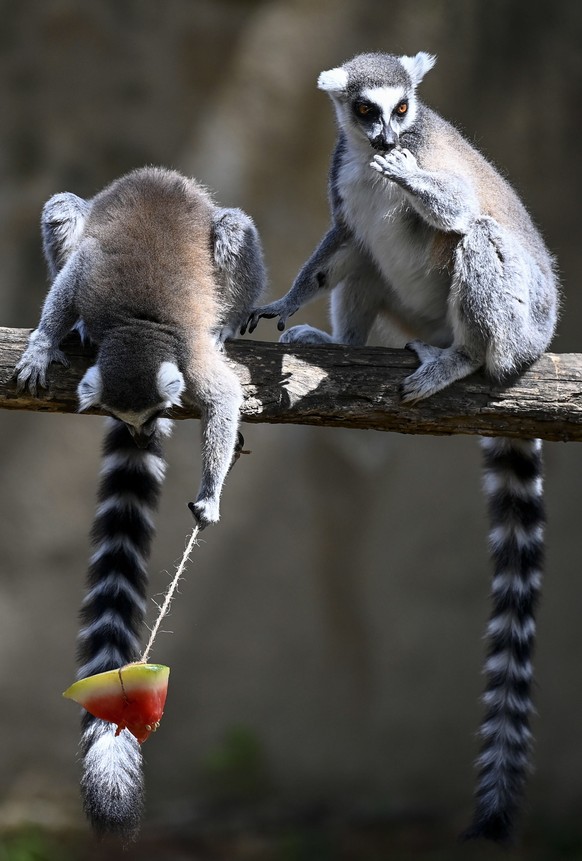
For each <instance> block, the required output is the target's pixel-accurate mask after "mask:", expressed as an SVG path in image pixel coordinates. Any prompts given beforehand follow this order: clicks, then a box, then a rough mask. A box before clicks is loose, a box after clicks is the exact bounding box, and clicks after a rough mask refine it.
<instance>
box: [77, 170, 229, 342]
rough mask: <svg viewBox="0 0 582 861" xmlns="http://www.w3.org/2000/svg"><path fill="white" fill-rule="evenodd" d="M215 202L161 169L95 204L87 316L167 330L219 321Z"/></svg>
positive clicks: (109, 191)
mask: <svg viewBox="0 0 582 861" xmlns="http://www.w3.org/2000/svg"><path fill="white" fill-rule="evenodd" d="M212 215H213V203H212V200H211V198H210V196H209V195H208V193H207V192H206V191H205V190H204V189H203V188H202V187H201V186H199V185H198V184H197V183H196V182H194V181H193V180H190V179H186V178H185V177H182V176H180V175H179V174H177V173H174V172H173V171H169V170H163V169H160V168H143V169H140V170H136V171H134V172H132V173H130V174H128V175H127V176H125V177H122V178H121V179H119V180H117V181H116V182H114V183H113V184H112V185H110V186H108V188H106V189H105V190H104V191H102V192H101V193H100V194H98V195H97V196H96V197H95V198H94V200H93V201H92V203H91V208H90V211H89V215H88V218H87V222H86V225H85V229H84V238H86V239H88V240H89V241H91V245H92V254H91V262H90V266H89V268H88V271H87V275H88V278H89V279H90V281H91V291H90V293H88V294H86V295H84V296H83V297H81V304H82V307H81V308H80V309H79V310H80V314H81V317H82V318H83V319H84V320H85V322H86V324H87V326H88V327H89V329H90V328H91V317H92V314H91V310H92V306H93V303H95V307H97V308H98V309H99V317H100V319H101V318H102V315H103V308H104V307H109V308H110V311H111V318H112V322H113V321H116V320H117V321H119V322H126V321H127V322H129V321H130V320H131V319H132V318H133V317H137V318H139V319H149V320H151V321H152V322H154V323H156V322H157V323H160V324H163V325H174V326H179V327H181V326H183V325H184V324H186V325H188V326H191V325H196V326H201V327H204V326H205V325H208V326H209V327H210V326H211V325H212V324H214V322H215V320H216V296H215V278H214V269H213V261H212V257H211V230H212Z"/></svg>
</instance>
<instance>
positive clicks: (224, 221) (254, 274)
mask: <svg viewBox="0 0 582 861" xmlns="http://www.w3.org/2000/svg"><path fill="white" fill-rule="evenodd" d="M212 244H213V255H214V263H215V266H216V270H217V274H218V282H219V285H220V288H221V289H222V291H223V296H222V301H223V304H224V307H225V320H224V325H223V328H222V330H221V332H220V336H219V340H220V341H221V342H222V341H225V340H226V339H227V338H232V337H234V336H235V335H237V334H238V333H239V331H240V330H241V328H243V327H246V322H247V320H248V316H249V314H250V312H251V310H252V309H253V307H254V306H255V304H256V303H257V302H258V301H260V299H261V296H262V295H263V293H264V291H265V288H266V283H267V273H266V270H265V264H264V261H263V251H262V248H261V242H260V239H259V234H258V232H257V229H256V227H255V225H254V222H253V220H252V218H250V216H248V215H247V214H246V212H243V211H242V210H241V209H219V210H217V212H216V215H215V217H214V222H213V229H212Z"/></svg>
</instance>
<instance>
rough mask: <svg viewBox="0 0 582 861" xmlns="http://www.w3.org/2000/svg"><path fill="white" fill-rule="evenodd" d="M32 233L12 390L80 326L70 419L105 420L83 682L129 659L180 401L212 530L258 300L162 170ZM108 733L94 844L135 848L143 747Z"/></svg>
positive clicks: (244, 268) (238, 243)
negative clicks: (196, 440) (165, 447)
mask: <svg viewBox="0 0 582 861" xmlns="http://www.w3.org/2000/svg"><path fill="white" fill-rule="evenodd" d="M42 234H43V240H44V250H45V256H46V259H47V262H48V267H49V271H50V275H51V278H52V279H53V283H52V286H51V288H50V291H49V293H48V296H47V298H46V300H45V303H44V307H43V311H42V315H41V318H40V323H39V325H38V328H37V329H36V330H35V331H34V332H33V333H32V335H31V337H30V340H29V343H28V346H27V348H26V351H25V353H24V354H23V356H22V358H21V360H20V362H19V363H18V366H17V373H18V385H19V386H20V387H21V388H22V387H24V386H28V387H29V388H30V390H31V391H32V392H36V389H37V386H38V385H41V386H45V385H46V374H47V368H48V366H49V365H50V363H51V362H53V361H57V362H63V363H65V364H66V358H65V356H64V354H63V352H62V351H61V350H60V347H59V345H60V342H61V341H62V339H63V338H64V337H65V335H66V334H67V332H69V331H70V330H71V328H74V327H76V328H78V329H79V330H80V331H81V333H82V335H83V336H84V337H87V338H89V339H90V340H91V341H92V342H93V343H94V344H96V346H97V360H96V362H95V364H94V365H93V366H92V367H91V368H89V370H88V371H87V373H86V374H85V376H84V377H83V379H82V380H81V382H80V384H79V388H78V397H79V408H80V410H86V409H88V408H90V407H100V408H101V409H102V410H104V411H105V412H107V413H109V414H110V415H111V416H112V418H111V419H110V420H109V422H110V425H109V429H108V432H107V435H106V438H105V443H104V453H103V463H102V471H101V485H100V489H99V507H98V509H97V514H96V518H95V522H94V525H93V544H94V553H93V556H92V558H91V563H90V568H89V575H88V592H87V594H86V596H85V600H84V602H83V608H82V620H83V627H82V629H81V631H80V634H79V660H80V666H79V670H78V677H79V678H84V677H86V676H89V675H93V674H94V673H99V672H104V671H106V670H110V669H114V668H116V667H120V666H122V665H124V664H127V663H129V662H131V661H133V660H136V659H137V658H138V656H139V652H140V649H139V634H140V629H141V627H142V624H143V620H144V614H145V606H146V605H145V592H146V578H147V570H146V566H147V560H148V557H149V551H150V544H151V539H152V535H153V528H154V527H153V520H152V515H153V513H154V511H155V509H156V505H157V500H158V496H159V491H160V487H161V483H162V480H163V477H164V469H165V464H164V461H163V459H162V452H161V437H162V436H163V435H164V434H166V433H168V432H169V429H170V424H171V423H170V422H169V420H168V419H167V418H165V416H166V414H167V413H168V411H169V410H170V409H171V408H172V407H173V406H176V405H179V404H180V402H181V400H182V399H188V400H191V401H193V402H194V403H196V404H198V405H199V407H200V409H201V412H202V481H201V486H200V490H199V492H198V496H197V497H196V500H195V501H194V502H191V503H190V508H191V510H192V513H193V514H194V517H195V519H196V521H197V522H198V524H199V525H200V526H201V527H205V526H207V525H208V524H211V523H216V522H217V521H218V518H219V500H220V494H221V490H222V486H223V483H224V480H225V477H226V474H227V472H228V469H229V467H230V465H231V463H232V461H233V457H234V456H235V449H236V444H237V433H238V425H239V409H240V405H241V403H242V390H241V386H240V384H239V381H238V379H237V377H236V375H235V374H234V372H233V371H232V370H231V368H230V367H229V366H228V364H227V362H226V360H225V357H224V354H223V350H222V344H223V342H224V341H225V339H226V338H230V337H232V336H233V335H234V334H235V333H238V331H239V329H240V328H241V324H243V322H244V321H246V320H247V318H248V316H249V313H250V310H251V308H252V307H253V305H254V304H255V303H256V302H257V300H258V299H259V298H260V296H261V293H262V292H263V290H264V287H265V269H264V265H263V256H262V251H261V246H260V242H259V238H258V235H257V231H256V229H255V226H254V224H253V222H252V221H251V219H250V218H249V217H248V216H247V215H246V214H245V213H244V212H242V211H241V210H239V209H221V208H220V207H218V206H216V205H215V204H214V202H213V201H212V199H211V197H210V195H209V194H208V192H207V191H206V190H205V189H204V188H203V187H202V186H200V185H199V184H198V183H197V182H196V181H195V180H193V179H187V178H185V177H183V176H181V175H180V174H178V173H176V172H174V171H170V170H165V169H161V168H143V169H141V170H136V171H133V172H132V173H130V174H128V175H127V176H124V177H122V178H121V179H118V180H117V181H116V182H114V183H112V184H111V185H110V186H108V187H107V188H105V189H104V190H103V191H102V192H100V193H99V194H97V195H96V196H95V197H94V198H92V199H91V200H82V199H81V198H79V197H77V196H76V195H74V194H57V195H55V196H54V197H52V198H51V199H50V200H49V201H48V202H47V204H46V205H45V207H44V210H43V215H42ZM114 732H115V727H113V726H112V725H111V724H108V723H105V722H104V721H101V720H97V719H96V718H93V717H92V716H91V715H89V714H88V713H87V714H86V715H85V717H84V719H83V735H82V741H81V747H82V752H83V778H82V791H83V797H84V805H85V810H86V813H87V815H88V817H89V819H90V820H91V822H92V824H93V826H94V827H95V829H96V830H97V831H98V832H102V833H103V832H112V833H118V834H122V835H125V836H132V835H134V834H135V833H136V831H137V828H138V826H139V820H140V816H141V809H142V804H143V802H142V794H143V779H142V773H141V753H140V747H139V744H138V743H137V742H136V740H135V739H134V737H133V736H132V735H130V734H129V732H128V731H127V730H124V731H123V732H122V733H121V735H119V736H118V737H115V735H114Z"/></svg>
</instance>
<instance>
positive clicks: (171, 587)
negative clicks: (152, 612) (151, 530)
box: [139, 525, 200, 664]
mask: <svg viewBox="0 0 582 861" xmlns="http://www.w3.org/2000/svg"><path fill="white" fill-rule="evenodd" d="M199 531H200V527H199V526H198V525H196V526H195V527H194V529H193V530H192V534H191V536H190V540H189V541H188V544H187V545H186V549H185V550H184V555H183V556H182V560H181V562H180V564H179V565H178V568H177V570H176V573H175V574H174V577H173V579H172V582H171V583H170V585H169V587H168V591H167V592H166V597H165V598H164V602H163V604H162V606H161V607H160V612H159V613H158V618H157V619H156V621H155V623H154V626H153V628H152V630H151V634H150V638H149V640H148V644H147V646H146V647H145V649H144V650H143V653H142V656H141V658H140V659H139V662H140V663H142V664H145V663H147V660H148V657H149V654H150V652H151V650H152V646H153V644H154V640H155V639H156V636H157V633H158V631H159V628H160V625H161V623H162V619H163V618H164V616H167V615H168V612H169V609H170V604H171V603H172V598H173V597H174V592H175V591H176V587H177V586H178V583H179V581H180V578H181V576H182V574H183V573H184V569H185V568H186V565H187V563H188V562H189V560H190V554H191V553H192V550H193V549H194V545H195V544H196V538H197V537H198V532H199Z"/></svg>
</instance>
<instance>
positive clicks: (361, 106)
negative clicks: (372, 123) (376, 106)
mask: <svg viewBox="0 0 582 861" xmlns="http://www.w3.org/2000/svg"><path fill="white" fill-rule="evenodd" d="M356 110H357V112H358V113H359V115H360V116H361V117H366V116H368V114H369V113H370V111H371V110H372V108H371V107H370V105H367V104H366V102H359V103H358V104H357V106H356Z"/></svg>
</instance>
